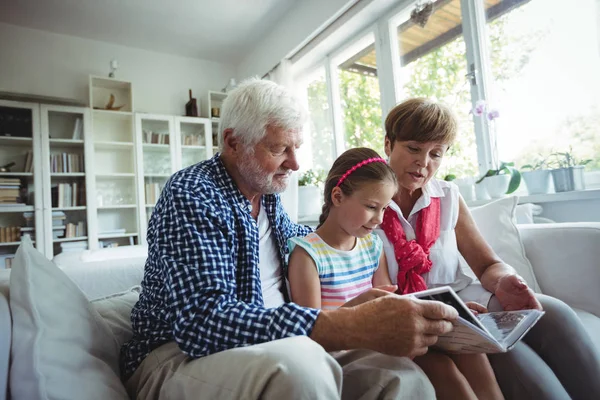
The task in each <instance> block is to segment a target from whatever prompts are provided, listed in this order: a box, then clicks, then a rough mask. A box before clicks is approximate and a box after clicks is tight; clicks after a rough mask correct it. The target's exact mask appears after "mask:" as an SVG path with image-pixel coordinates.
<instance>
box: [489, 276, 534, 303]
mask: <svg viewBox="0 0 600 400" xmlns="http://www.w3.org/2000/svg"><path fill="white" fill-rule="evenodd" d="M494 294H495V295H496V297H497V298H498V301H499V302H500V304H501V305H502V308H503V309H504V310H505V311H515V310H530V309H533V310H541V309H542V305H541V304H540V302H539V301H538V300H537V299H536V298H535V294H534V293H533V290H531V289H530V288H529V286H527V284H526V283H525V281H524V280H523V278H521V277H520V276H519V275H504V276H503V277H502V278H500V279H499V280H498V285H497V287H496V293H494Z"/></svg>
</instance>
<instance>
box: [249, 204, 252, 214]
mask: <svg viewBox="0 0 600 400" xmlns="http://www.w3.org/2000/svg"><path fill="white" fill-rule="evenodd" d="M248 211H249V212H252V204H250V205H249V206H248Z"/></svg>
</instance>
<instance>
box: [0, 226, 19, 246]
mask: <svg viewBox="0 0 600 400" xmlns="http://www.w3.org/2000/svg"><path fill="white" fill-rule="evenodd" d="M20 240H21V227H20V226H3V227H0V243H12V242H19V241H20Z"/></svg>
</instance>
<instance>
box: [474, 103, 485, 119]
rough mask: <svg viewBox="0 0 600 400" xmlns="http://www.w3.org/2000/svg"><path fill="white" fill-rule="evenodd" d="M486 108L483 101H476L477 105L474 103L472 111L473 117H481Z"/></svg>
mask: <svg viewBox="0 0 600 400" xmlns="http://www.w3.org/2000/svg"><path fill="white" fill-rule="evenodd" d="M486 106H487V104H486V102H485V100H478V101H477V103H475V108H474V109H473V110H472V112H473V115H476V116H478V117H481V116H482V115H483V113H484V112H485V108H486Z"/></svg>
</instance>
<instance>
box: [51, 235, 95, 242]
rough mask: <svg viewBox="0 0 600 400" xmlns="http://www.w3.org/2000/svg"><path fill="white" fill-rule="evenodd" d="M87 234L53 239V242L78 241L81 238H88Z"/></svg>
mask: <svg viewBox="0 0 600 400" xmlns="http://www.w3.org/2000/svg"><path fill="white" fill-rule="evenodd" d="M87 238H88V237H87V236H77V237H70V238H59V239H53V240H52V242H53V243H64V242H78V241H81V240H87Z"/></svg>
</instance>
